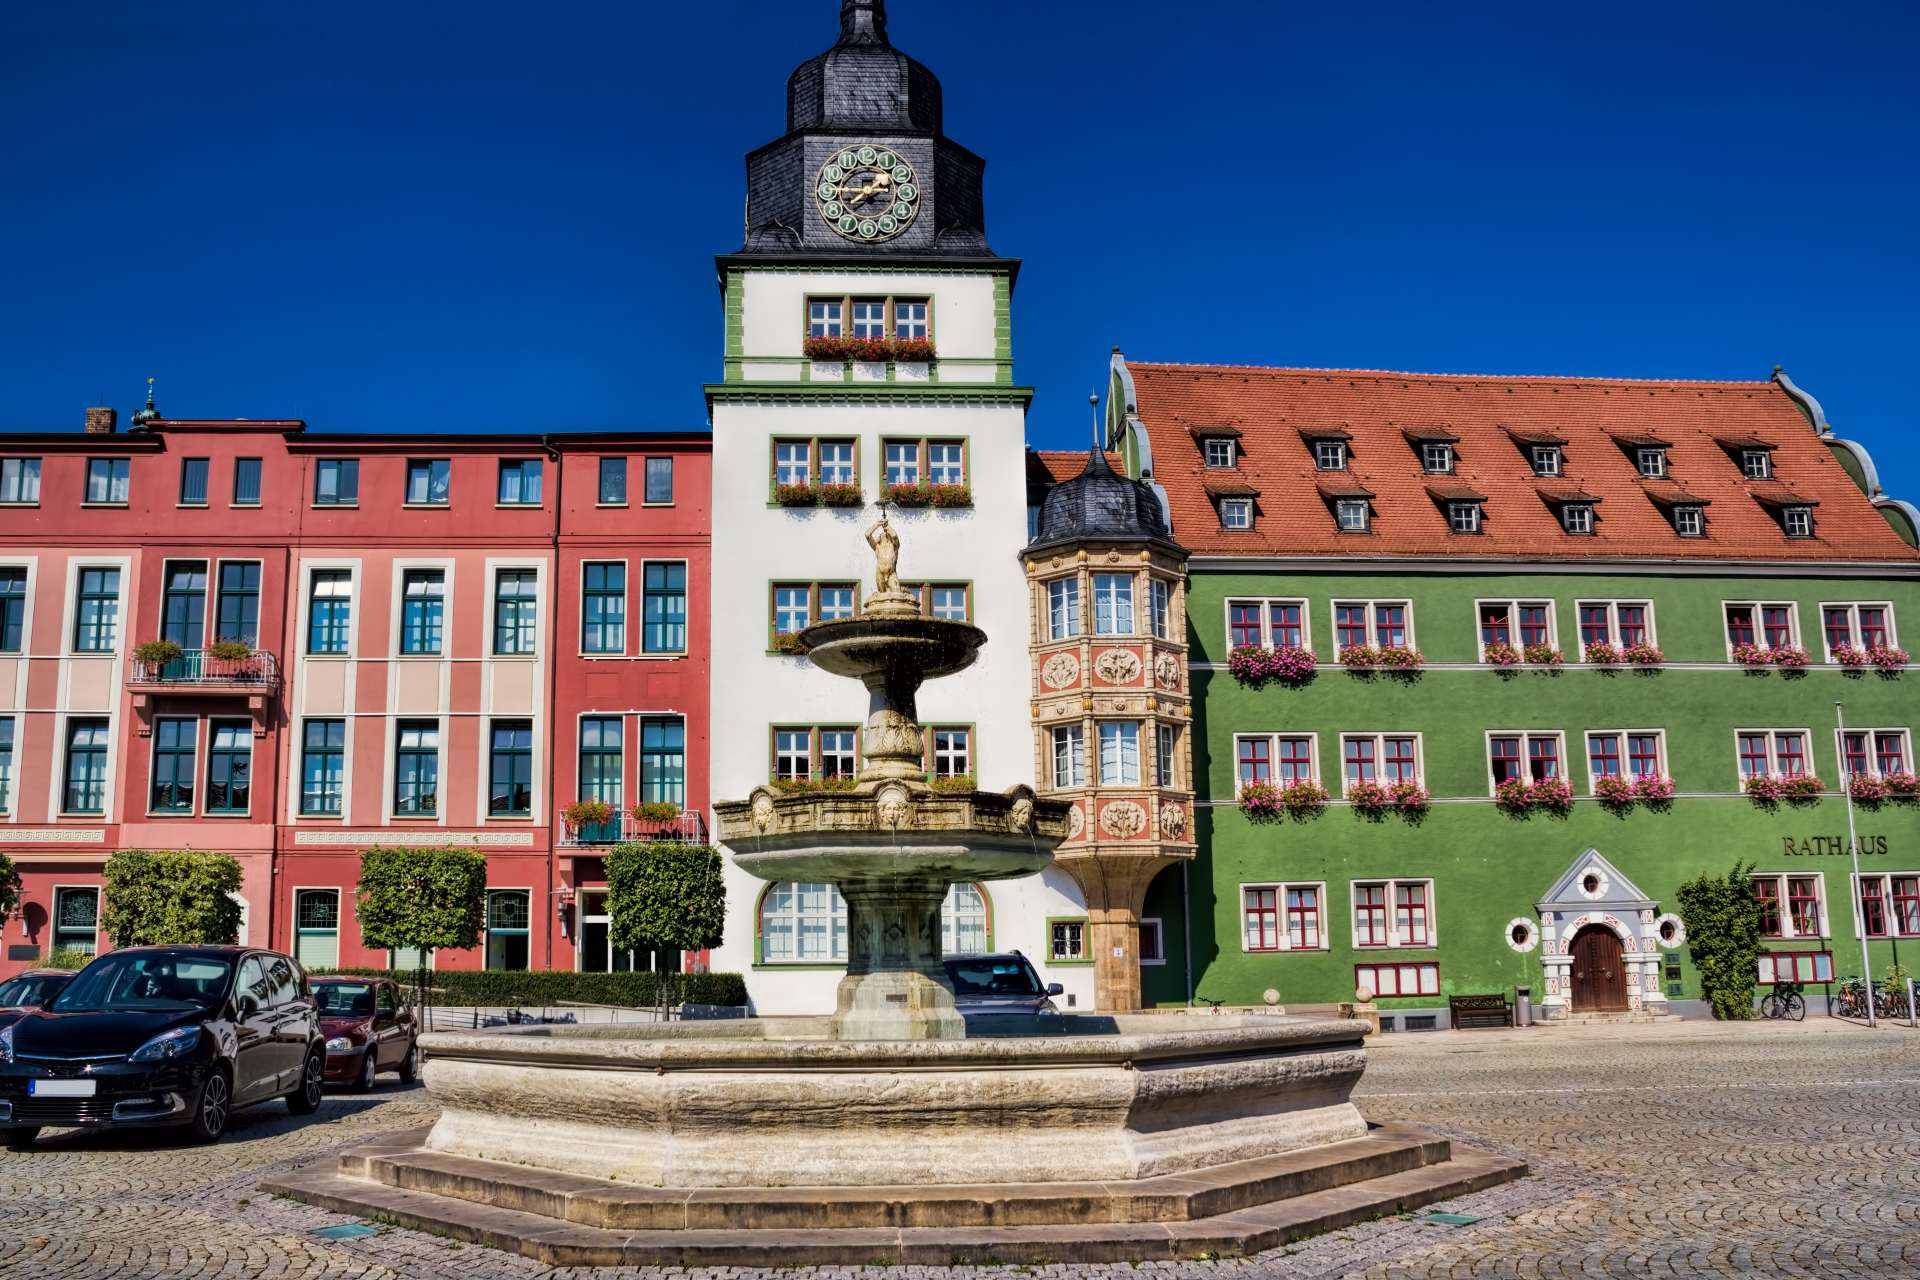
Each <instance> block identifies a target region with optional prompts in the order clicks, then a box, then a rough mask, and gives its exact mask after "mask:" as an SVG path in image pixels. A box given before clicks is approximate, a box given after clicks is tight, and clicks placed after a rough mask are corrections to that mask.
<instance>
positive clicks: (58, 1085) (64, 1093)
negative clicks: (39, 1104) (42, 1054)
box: [27, 1080, 100, 1098]
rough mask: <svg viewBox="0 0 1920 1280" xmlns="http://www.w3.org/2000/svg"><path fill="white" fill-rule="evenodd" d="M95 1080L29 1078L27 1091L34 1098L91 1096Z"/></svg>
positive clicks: (94, 1088)
mask: <svg viewBox="0 0 1920 1280" xmlns="http://www.w3.org/2000/svg"><path fill="white" fill-rule="evenodd" d="M99 1083H100V1082H99V1081H97V1080H29V1081H27V1092H28V1093H30V1094H32V1095H33V1096H34V1097H36V1098H91V1097H92V1096H93V1095H94V1092H95V1091H96V1089H97V1088H98V1087H99Z"/></svg>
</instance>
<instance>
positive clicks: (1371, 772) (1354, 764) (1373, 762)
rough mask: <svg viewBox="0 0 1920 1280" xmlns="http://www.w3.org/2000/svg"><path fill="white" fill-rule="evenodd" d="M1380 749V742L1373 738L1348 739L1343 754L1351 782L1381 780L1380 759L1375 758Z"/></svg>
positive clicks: (1348, 779)
mask: <svg viewBox="0 0 1920 1280" xmlns="http://www.w3.org/2000/svg"><path fill="white" fill-rule="evenodd" d="M1378 750H1379V744H1378V743H1376V742H1375V741H1374V740H1373V739H1372V738H1348V739H1347V741H1346V746H1345V749H1344V751H1343V752H1342V754H1343V756H1344V761H1343V762H1344V764H1345V765H1346V774H1347V781H1348V782H1349V783H1354V782H1377V781H1379V780H1380V770H1379V761H1378V760H1377V759H1376V758H1375V756H1376V753H1377V752H1378Z"/></svg>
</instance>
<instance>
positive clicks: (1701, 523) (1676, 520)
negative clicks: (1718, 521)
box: [1673, 507, 1707, 538]
mask: <svg viewBox="0 0 1920 1280" xmlns="http://www.w3.org/2000/svg"><path fill="white" fill-rule="evenodd" d="M1673 531H1674V532H1675V533H1677V534H1679V535H1680V536H1681V537H1683V538H1704V537H1706V536H1707V513H1706V510H1705V509H1704V508H1702V507H1675V508H1674V509H1673Z"/></svg>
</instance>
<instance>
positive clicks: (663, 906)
mask: <svg viewBox="0 0 1920 1280" xmlns="http://www.w3.org/2000/svg"><path fill="white" fill-rule="evenodd" d="M606 866H607V916H608V928H607V932H608V934H609V935H610V937H611V939H612V942H613V945H614V946H616V947H619V948H621V949H623V950H638V949H640V948H643V947H644V948H653V947H672V948H675V949H676V950H680V951H699V950H701V949H703V948H707V947H717V946H719V945H720V942H721V938H722V935H723V933H724V931H725V927H726V921H727V887H726V882H725V881H724V880H723V879H722V878H721V875H720V854H719V852H718V851H717V850H715V849H714V848H713V847H712V846H711V845H704V844H679V843H668V844H623V845H621V846H619V847H618V848H616V849H613V850H611V851H610V852H608V854H607V861H606ZM678 976H679V975H677V974H662V975H661V976H660V984H659V986H658V987H657V988H656V998H657V999H658V1001H659V1007H660V1008H661V1009H662V1010H666V1009H669V1008H671V1007H672V1006H673V1005H674V1004H676V1003H678V999H677V996H678V994H679V991H678V988H679V983H678Z"/></svg>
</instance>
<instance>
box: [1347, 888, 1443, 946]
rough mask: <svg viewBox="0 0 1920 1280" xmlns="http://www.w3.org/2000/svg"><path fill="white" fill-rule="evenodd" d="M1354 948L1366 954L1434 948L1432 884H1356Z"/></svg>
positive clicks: (1354, 897)
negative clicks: (1377, 950)
mask: <svg viewBox="0 0 1920 1280" xmlns="http://www.w3.org/2000/svg"><path fill="white" fill-rule="evenodd" d="M1353 945H1354V946H1355V947H1358V948H1361V949H1363V950H1371V949H1373V948H1377V947H1431V946H1433V945H1434V920H1433V881H1431V880H1356V881H1354V882H1353Z"/></svg>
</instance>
